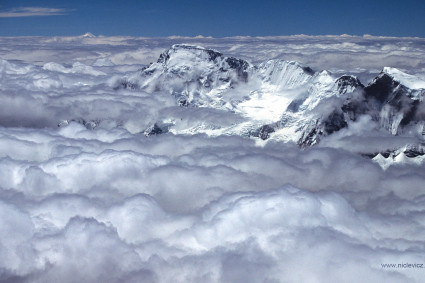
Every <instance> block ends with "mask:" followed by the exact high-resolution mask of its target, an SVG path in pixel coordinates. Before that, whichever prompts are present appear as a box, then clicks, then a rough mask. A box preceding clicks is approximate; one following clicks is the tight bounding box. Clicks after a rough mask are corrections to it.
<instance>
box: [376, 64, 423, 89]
mask: <svg viewBox="0 0 425 283" xmlns="http://www.w3.org/2000/svg"><path fill="white" fill-rule="evenodd" d="M383 75H388V76H389V77H391V78H392V79H393V80H394V81H396V82H398V83H400V84H402V85H404V86H405V87H407V88H410V89H425V81H424V80H422V79H420V78H418V77H416V76H413V75H410V74H407V73H404V72H403V71H400V70H399V69H397V68H393V67H384V68H383V69H382V71H381V73H380V76H383Z"/></svg>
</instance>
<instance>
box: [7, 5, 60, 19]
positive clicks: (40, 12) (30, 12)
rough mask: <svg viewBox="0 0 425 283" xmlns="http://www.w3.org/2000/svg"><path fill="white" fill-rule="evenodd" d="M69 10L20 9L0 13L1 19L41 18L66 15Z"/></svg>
mask: <svg viewBox="0 0 425 283" xmlns="http://www.w3.org/2000/svg"><path fill="white" fill-rule="evenodd" d="M66 12H67V10H65V9H59V8H46V7H19V8H14V9H11V10H8V11H0V18H18V17H40V16H57V15H65V14H66Z"/></svg>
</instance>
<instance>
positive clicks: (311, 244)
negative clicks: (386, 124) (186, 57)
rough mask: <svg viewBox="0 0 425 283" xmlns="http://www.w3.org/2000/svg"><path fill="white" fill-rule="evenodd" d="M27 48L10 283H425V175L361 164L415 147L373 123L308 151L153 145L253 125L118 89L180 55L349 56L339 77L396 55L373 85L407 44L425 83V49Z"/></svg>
mask: <svg viewBox="0 0 425 283" xmlns="http://www.w3.org/2000/svg"><path fill="white" fill-rule="evenodd" d="M16 40H18V41H19V42H26V43H27V44H17V43H16V41H14V40H12V39H10V38H1V39H0V41H2V43H4V44H3V45H2V47H1V51H0V56H1V57H2V58H3V59H2V60H1V61H0V93H1V96H0V100H1V101H0V227H1V228H0V229H1V231H2V232H1V234H2V236H1V237H0V281H4V282H51V281H58V280H60V281H61V282H75V281H84V282H99V281H102V282H170V281H173V282H341V281H343V282H359V281H360V282H421V280H422V278H423V272H424V269H423V264H425V256H424V255H425V241H424V239H423V235H424V233H425V222H424V219H425V201H424V199H425V198H424V195H425V192H424V189H423V184H424V182H425V170H424V166H425V165H424V164H394V165H392V166H389V167H388V168H387V169H386V170H383V169H382V168H381V167H380V166H379V164H377V163H375V162H373V161H372V160H370V159H368V158H365V157H362V156H361V155H360V154H358V153H361V152H363V151H364V150H365V148H367V149H370V148H371V147H377V148H382V147H387V148H391V147H397V146H400V145H402V144H406V143H409V142H411V140H410V139H408V138H406V137H402V136H399V137H392V136H390V135H388V134H385V133H381V132H376V130H375V128H374V127H373V123H371V121H366V120H362V119H360V120H359V121H358V122H357V124H353V125H349V127H347V129H346V130H344V131H343V132H341V133H340V134H339V135H338V136H334V137H328V139H324V140H323V145H322V146H318V147H312V148H308V149H305V150H300V149H299V148H298V147H296V146H295V145H293V144H283V143H279V142H273V141H272V142H268V143H267V144H259V143H258V141H257V140H255V139H251V138H247V137H241V136H235V135H231V134H229V135H222V136H218V137H212V136H208V135H206V134H194V135H192V134H180V135H175V134H173V133H165V134H163V135H158V136H149V137H147V136H146V135H145V134H144V130H145V129H146V128H147V127H149V126H150V125H152V123H154V122H155V121H157V120H161V119H166V118H170V117H171V118H172V119H174V120H178V121H180V122H179V123H180V124H179V125H180V126H181V127H186V126H187V125H190V126H191V127H202V126H203V125H205V124H212V123H215V125H217V126H222V125H225V126H228V125H232V124H233V123H236V122H240V121H241V119H243V118H242V117H239V116H238V115H236V114H229V113H227V112H223V111H219V110H214V109H196V108H193V109H191V108H182V107H179V106H177V105H176V102H175V101H174V99H173V98H172V97H171V96H170V95H169V94H166V93H155V94H148V93H144V92H143V91H131V90H118V91H116V90H113V85H114V83H115V82H116V80H117V79H118V78H119V77H122V76H123V75H125V74H127V73H131V72H134V71H135V70H137V69H139V68H141V67H143V66H144V65H145V64H146V63H148V61H150V60H153V58H154V57H156V55H157V54H158V53H159V52H160V51H163V49H162V48H163V46H165V45H168V44H169V43H170V42H171V41H179V40H184V41H201V43H203V45H206V43H208V42H209V44H210V45H209V46H210V47H215V48H216V47H217V46H221V47H223V48H222V51H223V53H226V52H229V53H231V54H239V55H240V56H245V57H250V58H251V60H252V61H255V60H261V58H263V57H265V56H269V55H270V54H271V53H270V52H277V53H276V56H277V57H279V56H289V55H288V54H290V53H287V51H288V50H289V45H290V43H289V42H296V43H297V42H298V43H299V47H298V48H299V49H300V50H299V51H297V53H296V54H297V56H301V54H303V53H304V54H306V55H305V57H304V58H305V60H301V61H302V62H305V61H311V62H316V63H320V62H321V60H322V59H314V58H316V56H317V54H323V55H326V54H327V56H330V57H329V58H333V60H337V58H338V55H340V54H341V53H343V52H347V54H352V57H351V55H350V56H349V59H347V60H345V59H341V60H342V61H341V60H340V61H335V62H333V63H332V64H335V66H341V68H347V69H348V68H350V66H351V65H350V64H351V63H350V62H354V61H355V59H356V58H358V57H359V56H360V54H362V55H363V56H366V57H367V56H370V58H375V57H373V56H371V53H372V52H373V51H376V50H378V46H379V45H380V46H381V47H380V48H382V47H383V46H387V48H389V46H393V47H392V48H389V49H388V50H385V51H382V50H381V51H379V52H377V54H376V56H377V57H376V58H378V59H376V60H375V61H373V62H366V59H365V61H364V62H363V61H362V62H363V63H360V65H362V64H363V65H362V68H364V70H362V71H359V72H361V73H364V74H368V73H372V72H374V68H375V66H374V64H378V61H379V60H384V63H388V62H390V61H391V60H393V59H391V58H393V57H392V55H388V54H395V53H397V49H398V48H399V47H400V46H405V47H406V53H405V58H406V60H405V61H403V62H401V61H400V62H399V64H400V65H403V64H404V65H405V66H406V67H409V68H410V69H409V70H410V73H414V74H416V75H417V74H422V73H423V66H422V65H421V63H417V62H419V61H418V60H419V58H420V57H421V56H423V50H422V49H421V48H422V47H421V44H420V42H421V39H410V41H409V42H406V40H405V39H388V38H384V39H380V38H364V39H363V38H351V37H348V38H347V40H346V41H347V42H349V43H350V42H351V43H352V42H353V41H354V42H357V43H352V44H347V46H346V47H345V49H344V48H342V47H341V46H340V45H338V44H340V43H338V42H341V41H343V38H342V37H335V38H331V37H330V38H329V39H328V41H326V40H324V41H322V44H323V46H322V47H320V42H319V39H317V38H312V39H311V38H309V37H307V36H300V37H291V38H283V39H282V38H274V39H271V38H267V39H252V38H241V39H240V38H228V39H220V40H218V39H199V38H196V39H157V40H153V39H141V38H117V37H114V38H107V37H94V38H87V37H72V38H21V39H16ZM322 40H323V38H322ZM271 41H273V42H274V43H270V42H271ZM236 42H240V43H239V44H240V45H241V46H238V45H236V44H235V43H236ZM365 42H368V43H369V45H365V46H363V45H364V43H365ZM281 43H283V45H282V46H281V47H279V46H280V44H281ZM298 43H297V44H298ZM301 43H303V44H301ZM291 44H292V43H291ZM297 44H295V43H294V44H293V45H291V46H292V47H291V48H292V49H293V50H295V49H296V46H297ZM334 44H335V45H336V46H339V47H338V48H337V47H335V48H336V49H339V50H340V51H339V52H340V53H339V54H335V55H334V56H331V53H332V52H331V51H326V46H328V47H331V46H333V45H334ZM34 46H43V47H41V48H40V49H38V53H37V54H38V55H40V56H37V57H36V56H35V55H30V51H31V50H32V48H34ZM66 46H68V48H71V50H72V52H69V51H67V50H66V48H65V47H66ZM167 47H168V46H167ZM356 48H359V49H361V51H359V53H358V54H357V53H355V52H353V50H355V49H356ZM12 49H14V50H15V51H14V53H13V54H11V53H10V52H8V51H10V50H12ZM231 49H232V50H231ZM273 50H275V51H273ZM276 50H280V51H276ZM308 50H310V51H311V53H309V52H308ZM368 50H369V51H368ZM370 50H372V51H370ZM279 52H280V53H279ZM283 53H285V54H286V55H284V54H283ZM398 56H399V57H397V56H396V57H397V58H402V56H403V55H402V53H400V54H399V55H398ZM325 57H326V56H325ZM340 58H344V57H340ZM385 60H387V61H385ZM344 62H347V65H344ZM368 64H370V65H368ZM372 65H373V66H372ZM171 118H170V119H171ZM81 119H84V120H85V121H86V122H88V121H97V122H96V123H97V124H96V127H95V128H94V129H89V127H86V126H84V125H83V124H82V120H81ZM63 120H67V125H66V126H61V127H58V123H60V122H61V121H63ZM387 264H390V265H387ZM391 264H394V266H392V265H391ZM399 264H400V266H398V265H399ZM407 264H410V267H407ZM413 265H414V267H413ZM403 266H405V267H403ZM421 266H422V267H421Z"/></svg>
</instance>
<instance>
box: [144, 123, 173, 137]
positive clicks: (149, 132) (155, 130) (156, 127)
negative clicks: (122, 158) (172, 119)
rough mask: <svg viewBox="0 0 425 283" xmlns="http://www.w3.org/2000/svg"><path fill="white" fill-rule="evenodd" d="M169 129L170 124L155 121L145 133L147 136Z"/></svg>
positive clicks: (159, 133)
mask: <svg viewBox="0 0 425 283" xmlns="http://www.w3.org/2000/svg"><path fill="white" fill-rule="evenodd" d="M168 130H169V125H166V124H158V123H154V124H153V125H152V126H150V127H149V128H147V129H146V130H145V132H144V134H145V136H147V137H150V136H156V135H161V134H165V133H168Z"/></svg>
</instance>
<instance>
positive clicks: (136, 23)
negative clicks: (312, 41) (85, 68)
mask: <svg viewBox="0 0 425 283" xmlns="http://www.w3.org/2000/svg"><path fill="white" fill-rule="evenodd" d="M423 11H425V2H424V1H417V0H405V1H402V2H401V1H395V0H387V1H383V0H376V1H365V0H359V1H345V0H328V1H323V0H315V1H312V0H301V1H285V0H282V1H276V0H265V1H255V0H245V1H242V0H233V1H228V0H216V1H204V0H198V1H196V0H195V1H189V0H180V1H173V0H155V1H154V0H140V1H136V0H120V1H117V0H112V1H101V0H88V1H87V0H84V1H83V0H76V1H57V0H55V1H53V0H30V1H23V0H13V1H12V0H1V1H0V36H33V35H34V36H69V35H81V34H84V33H86V32H91V33H93V34H95V35H105V36H112V35H129V36H146V37H165V36H172V35H180V36H198V35H203V36H212V37H228V36H276V35H294V34H308V35H340V34H351V35H363V34H371V35H378V36H397V37H404V36H409V37H412V36H413V37H425V20H424V18H423V15H422V13H423Z"/></svg>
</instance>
